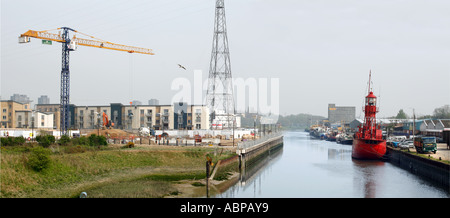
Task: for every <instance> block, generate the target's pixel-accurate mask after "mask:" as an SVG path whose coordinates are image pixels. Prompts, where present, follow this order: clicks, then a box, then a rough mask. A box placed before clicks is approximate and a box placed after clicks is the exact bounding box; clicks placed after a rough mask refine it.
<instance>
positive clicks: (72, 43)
mask: <svg viewBox="0 0 450 218" xmlns="http://www.w3.org/2000/svg"><path fill="white" fill-rule="evenodd" d="M67 48H68V49H69V50H70V51H76V50H77V48H78V43H77V41H74V40H71V41H70V43H69V45H67Z"/></svg>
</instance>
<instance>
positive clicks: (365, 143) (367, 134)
mask: <svg viewBox="0 0 450 218" xmlns="http://www.w3.org/2000/svg"><path fill="white" fill-rule="evenodd" d="M371 74H372V72H370V73H369V94H368V95H367V97H366V103H365V106H364V123H363V124H362V126H359V129H358V132H357V133H356V134H355V138H354V140H353V146H352V157H353V158H355V159H381V158H383V156H384V155H385V154H386V140H384V139H383V134H382V130H381V128H380V126H379V125H377V121H376V113H378V110H377V104H376V103H377V97H376V96H375V95H374V94H373V92H372V91H371V90H370V79H371Z"/></svg>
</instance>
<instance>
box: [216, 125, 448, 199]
mask: <svg viewBox="0 0 450 218" xmlns="http://www.w3.org/2000/svg"><path fill="white" fill-rule="evenodd" d="M351 152H352V147H351V145H342V144H337V143H336V142H329V141H321V140H315V139H310V137H309V135H308V133H306V132H285V133H284V146H283V148H282V149H280V150H279V151H278V152H275V153H272V154H271V155H270V156H268V157H266V158H265V159H264V160H262V161H261V163H259V166H257V167H255V169H253V170H251V169H249V170H246V171H247V173H246V175H241V177H242V179H241V180H240V181H239V182H237V184H235V185H234V186H232V187H230V188H229V189H228V190H227V191H225V192H223V193H222V194H219V195H216V196H215V197H226V198H365V197H366V198H449V197H450V193H449V192H448V189H445V188H443V187H438V186H435V185H433V184H432V183H431V182H429V181H426V180H424V179H422V178H420V177H418V176H416V175H413V174H411V173H409V172H408V171H406V170H403V169H401V168H399V167H397V166H395V165H393V164H391V163H389V162H382V161H361V160H354V159H352V157H351Z"/></svg>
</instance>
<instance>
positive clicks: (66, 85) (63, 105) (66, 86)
mask: <svg viewBox="0 0 450 218" xmlns="http://www.w3.org/2000/svg"><path fill="white" fill-rule="evenodd" d="M61 29H62V30H63V34H62V38H63V39H64V42H63V43H62V61H61V65H62V67H61V68H62V69H61V102H60V112H61V113H60V129H61V135H67V134H68V132H67V128H68V127H69V104H70V70H69V54H70V51H73V50H72V49H70V48H69V45H70V38H69V30H70V31H74V30H73V29H71V28H68V27H62V28H61Z"/></svg>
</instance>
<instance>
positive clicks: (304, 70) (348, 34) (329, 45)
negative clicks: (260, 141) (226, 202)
mask: <svg viewBox="0 0 450 218" xmlns="http://www.w3.org/2000/svg"><path fill="white" fill-rule="evenodd" d="M225 5H226V15H227V26H228V38H229V45H230V52H231V65H232V73H233V76H234V77H240V78H244V79H246V78H256V79H258V78H279V82H280V112H281V114H296V113H312V114H317V115H323V116H327V106H328V103H335V104H336V105H338V106H356V108H357V113H356V115H357V116H359V115H360V114H361V113H360V109H361V107H362V103H363V97H364V96H365V95H366V93H367V91H366V87H367V80H368V74H369V70H372V77H373V88H374V91H375V94H376V95H377V96H380V94H381V96H380V97H381V98H380V114H379V116H393V115H396V113H397V112H398V110H400V109H404V110H405V111H406V113H408V114H412V108H414V109H415V111H416V114H419V115H420V114H422V115H424V114H431V113H432V112H433V109H434V108H437V107H440V106H443V105H445V104H450V13H449V11H450V1H448V0H421V1H418V0H377V1H373V0H372V1H366V0H352V1H351V0H342V1H332V0H326V1H321V0H304V1H301V0H226V1H225ZM214 7H215V1H214V0H190V1H182V0H109V1H106V0H77V1H57V0H42V1H31V0H22V1H17V0H1V77H0V79H1V83H0V84H1V89H0V90H1V92H0V95H1V97H2V99H9V98H10V96H11V95H12V94H14V93H19V94H26V95H28V96H29V97H31V99H32V100H34V102H35V103H37V98H38V97H39V96H40V95H48V96H49V97H50V99H51V103H59V94H60V71H61V45H60V43H55V42H54V43H53V45H51V46H50V45H43V44H42V43H41V40H38V39H32V40H31V43H28V44H19V43H18V36H19V35H20V34H21V33H24V32H26V31H27V30H29V29H32V30H48V29H55V28H58V27H62V26H67V27H71V28H73V29H76V30H78V31H80V32H83V33H87V34H90V35H93V36H95V37H97V38H100V39H104V40H107V41H110V42H116V43H120V44H126V45H133V46H139V47H145V48H152V49H153V50H154V52H155V53H156V55H155V56H147V55H140V54H128V53H126V52H117V51H111V50H105V49H98V48H89V47H83V46H79V48H78V50H77V51H75V52H71V56H70V72H71V99H70V100H71V103H73V104H76V105H108V104H109V103H116V102H120V103H124V104H126V103H127V102H130V101H131V100H140V101H142V102H143V103H147V101H148V100H149V99H151V98H156V99H159V100H160V102H161V103H170V100H171V98H172V96H173V95H174V94H175V93H177V91H173V90H171V83H172V81H173V80H174V79H176V78H179V77H185V78H187V79H189V80H193V72H194V70H202V71H203V77H204V78H205V79H206V78H207V76H208V71H209V61H210V60H209V59H210V56H211V46H212V36H213V29H214ZM79 37H82V36H79ZM177 64H182V65H183V66H185V67H186V68H187V70H186V71H185V70H181V69H180V68H178V66H177Z"/></svg>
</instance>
